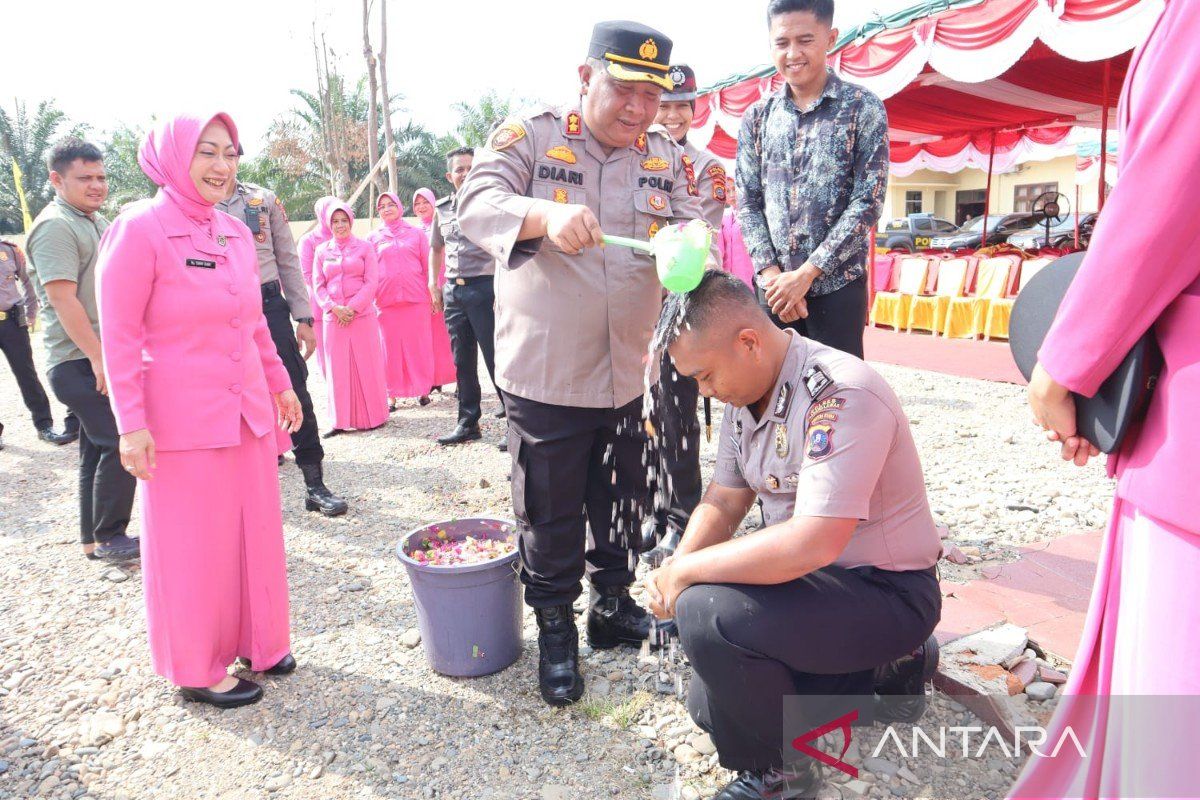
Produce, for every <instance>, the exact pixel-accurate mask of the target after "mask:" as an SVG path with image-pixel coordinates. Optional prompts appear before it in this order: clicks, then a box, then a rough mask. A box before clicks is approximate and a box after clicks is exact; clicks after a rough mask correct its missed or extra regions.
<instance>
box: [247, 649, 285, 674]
mask: <svg viewBox="0 0 1200 800" xmlns="http://www.w3.org/2000/svg"><path fill="white" fill-rule="evenodd" d="M237 666H238V668H239V669H247V670H248V669H250V661H249V660H248V659H245V658H239V659H238V660H237ZM295 671H296V659H295V658H294V657H293V656H292V654H291V653H288V654H287V655H286V656H284V657H283V658H281V659H279V663H278V664H276V665H275V666H273V667H271V668H270V669H264V670H263V674H264V675H291V674H292V673H293V672H295Z"/></svg>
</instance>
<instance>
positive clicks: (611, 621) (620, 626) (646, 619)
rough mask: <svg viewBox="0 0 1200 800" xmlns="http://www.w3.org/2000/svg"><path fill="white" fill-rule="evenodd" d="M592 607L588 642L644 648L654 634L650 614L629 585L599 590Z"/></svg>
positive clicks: (601, 646) (603, 646)
mask: <svg viewBox="0 0 1200 800" xmlns="http://www.w3.org/2000/svg"><path fill="white" fill-rule="evenodd" d="M596 592H597V594H596V595H594V596H593V598H592V606H591V608H589V609H588V620H587V632H588V644H590V645H591V646H592V647H594V648H595V649H597V650H607V649H609V648H611V647H616V646H617V645H619V644H628V645H633V646H634V647H641V645H642V642H643V641H645V640H646V639H648V638H649V637H650V615H649V614H647V613H646V609H644V608H642V607H641V606H639V605H638V604H637V603H635V602H634V601H633V598H632V597H630V596H629V587H628V586H607V587H603V588H597V589H596Z"/></svg>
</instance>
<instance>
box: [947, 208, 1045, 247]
mask: <svg viewBox="0 0 1200 800" xmlns="http://www.w3.org/2000/svg"><path fill="white" fill-rule="evenodd" d="M1040 219H1042V217H1040V216H1036V215H1034V214H1029V213H1020V214H988V217H987V229H988V230H987V243H986V244H984V243H982V240H983V216H982V215H980V216H978V217H974V218H972V219H969V220H967V221H966V222H964V223H963V226H962V228H960V229H959V231H958V232H957V233H954V234H951V235H949V236H938V237H935V238H934V240H933V243H932V247H934V248H936V249H938V250H942V249H945V250H964V249H970V250H977V249H979V248H980V247H990V246H992V245H994V244H1002V243H1004V242H1006V241H1008V237H1009V236H1012V235H1013V234H1014V233H1021V232H1023V231H1027V230H1029V229H1030V228H1031V227H1033V225H1034V224H1035V223H1037V222H1038V221H1039V220H1040Z"/></svg>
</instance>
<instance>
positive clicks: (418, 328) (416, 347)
mask: <svg viewBox="0 0 1200 800" xmlns="http://www.w3.org/2000/svg"><path fill="white" fill-rule="evenodd" d="M432 311H433V309H432V308H431V306H430V305H429V303H393V304H392V305H390V306H384V307H383V308H381V309H379V328H380V330H381V331H382V332H383V357H384V360H385V362H386V364H387V393H388V396H389V397H421V396H423V395H427V394H429V389H430V387H432V386H433V384H434V380H433V329H432V328H431V327H430V325H429V318H430V316H432Z"/></svg>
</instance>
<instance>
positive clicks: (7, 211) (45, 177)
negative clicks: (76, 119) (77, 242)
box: [0, 100, 86, 232]
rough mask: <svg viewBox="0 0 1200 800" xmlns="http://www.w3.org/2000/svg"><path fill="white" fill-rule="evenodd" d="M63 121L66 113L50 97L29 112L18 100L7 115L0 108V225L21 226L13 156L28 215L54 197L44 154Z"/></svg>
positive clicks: (80, 130)
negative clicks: (14, 182)
mask: <svg viewBox="0 0 1200 800" xmlns="http://www.w3.org/2000/svg"><path fill="white" fill-rule="evenodd" d="M66 122H67V115H66V114H64V113H63V112H62V111H60V110H59V109H58V108H57V107H56V106H55V105H54V101H53V100H43V101H42V102H40V103H38V106H37V110H36V111H34V113H33V114H32V115H31V114H30V113H29V111H28V109H27V108H26V106H25V104H24V103H21V102H17V103H15V107H14V113H13V114H12V115H11V116H10V115H9V113H8V111H7V110H5V109H3V108H0V156H2V157H3V162H4V163H3V164H0V229H3V228H4V227H7V228H8V229H9V230H10V231H11V232H15V231H19V230H21V227H22V222H21V205H20V201H19V200H18V198H17V191H16V186H15V185H14V184H13V176H12V162H13V160H14V159H15V160H16V162H17V166H19V167H20V168H21V172H22V173H24V176H23V179H22V184H23V185H24V187H25V199H26V201H27V202H28V203H29V213H30V215H32V216H34V217H36V216H37V215H38V212H39V211H41V210H42V209H43V208H45V206H46V204H47V203H49V202H50V200H51V199H52V198H53V197H54V189H53V187H51V186H50V170H49V168H48V167H47V166H46V155H47V154H48V153H49V152H50V148H51V147H53V146H54V143H55V141H57V140H58V138H59V131H60V130H61V129H62V128H63V126H64V125H65V123H66ZM70 132H71V133H75V134H76V135H80V134H83V133H86V128H84V127H83V126H77V127H76V128H75V129H74V130H72V131H70Z"/></svg>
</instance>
